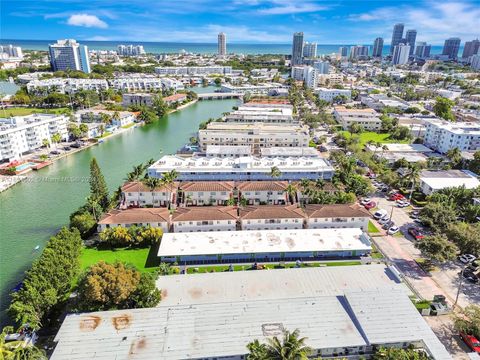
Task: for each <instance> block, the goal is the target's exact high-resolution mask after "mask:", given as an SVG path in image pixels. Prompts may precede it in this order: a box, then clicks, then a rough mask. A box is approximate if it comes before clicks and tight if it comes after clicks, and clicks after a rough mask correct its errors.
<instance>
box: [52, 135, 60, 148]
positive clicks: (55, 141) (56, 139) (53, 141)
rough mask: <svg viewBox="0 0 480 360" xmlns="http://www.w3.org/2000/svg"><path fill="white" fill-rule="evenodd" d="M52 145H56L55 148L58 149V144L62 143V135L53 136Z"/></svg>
mask: <svg viewBox="0 0 480 360" xmlns="http://www.w3.org/2000/svg"><path fill="white" fill-rule="evenodd" d="M51 140H52V143H54V144H55V148H56V147H57V145H56V144H58V143H59V142H60V141H62V135H60V134H59V133H55V134H53V135H52V136H51Z"/></svg>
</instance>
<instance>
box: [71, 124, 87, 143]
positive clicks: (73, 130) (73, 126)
mask: <svg viewBox="0 0 480 360" xmlns="http://www.w3.org/2000/svg"><path fill="white" fill-rule="evenodd" d="M67 129H68V134H69V136H70V138H72V139H74V140H76V139H78V138H80V137H81V136H82V132H81V131H80V129H79V127H78V125H77V124H75V123H72V122H71V123H69V124H68V126H67ZM87 130H88V128H87Z"/></svg>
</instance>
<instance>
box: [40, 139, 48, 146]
mask: <svg viewBox="0 0 480 360" xmlns="http://www.w3.org/2000/svg"><path fill="white" fill-rule="evenodd" d="M42 146H44V147H49V146H50V141H49V140H48V139H43V140H42Z"/></svg>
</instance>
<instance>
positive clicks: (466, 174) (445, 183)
mask: <svg viewBox="0 0 480 360" xmlns="http://www.w3.org/2000/svg"><path fill="white" fill-rule="evenodd" d="M420 180H421V181H422V182H424V183H425V184H427V185H428V186H429V187H430V188H431V189H434V190H440V189H444V188H449V187H459V186H465V188H466V189H474V188H476V187H478V186H480V181H479V180H478V179H477V177H476V176H475V174H474V173H472V172H470V171H467V170H463V171H461V170H448V171H422V173H421V174H420Z"/></svg>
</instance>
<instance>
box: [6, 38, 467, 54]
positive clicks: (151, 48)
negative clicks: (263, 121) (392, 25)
mask: <svg viewBox="0 0 480 360" xmlns="http://www.w3.org/2000/svg"><path fill="white" fill-rule="evenodd" d="M55 42H56V41H55V40H11V39H0V44H2V45H3V44H13V45H15V46H21V47H22V48H23V49H24V50H45V51H46V50H48V45H49V44H53V43H55ZM79 42H80V43H81V44H83V45H87V46H88V48H89V49H90V50H116V49H117V45H120V44H133V45H143V47H144V49H145V51H146V52H147V53H154V54H169V53H170V54H171V53H179V52H181V51H182V50H185V51H187V52H191V53H196V54H215V53H216V52H217V44H216V43H204V44H202V43H173V42H132V41H79ZM354 45H355V44H354ZM340 46H346V47H350V46H353V45H341V44H339V45H318V47H317V54H318V55H327V54H332V53H336V52H338V48H339V47H340ZM368 46H370V47H372V45H368ZM227 51H228V53H234V54H244V55H258V54H283V55H287V54H291V52H292V45H291V44H238V43H237V44H227ZM460 51H461V49H460ZM389 52H390V46H389V45H385V46H384V47H383V53H384V54H385V55H386V54H389ZM441 52H442V46H433V45H432V50H431V53H432V54H439V53H441Z"/></svg>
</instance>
